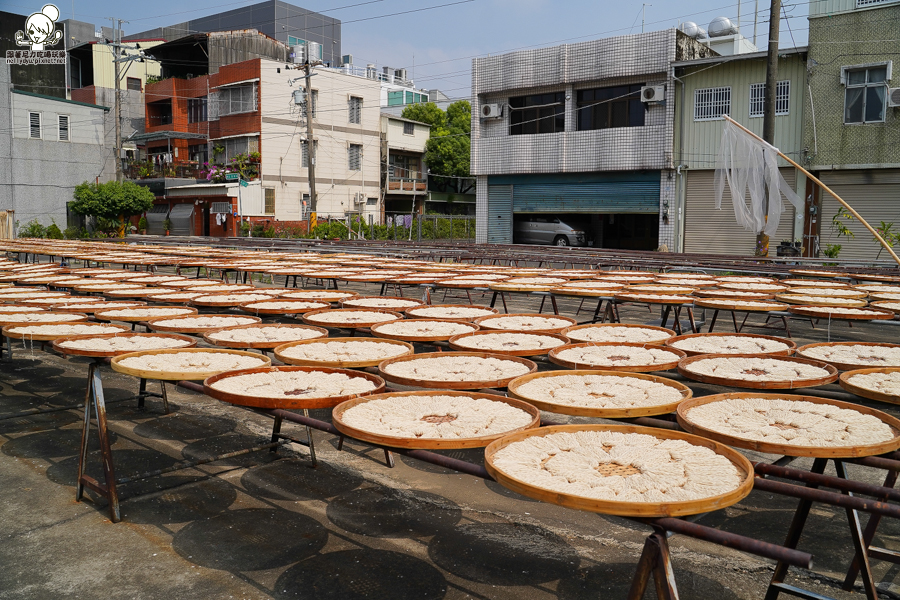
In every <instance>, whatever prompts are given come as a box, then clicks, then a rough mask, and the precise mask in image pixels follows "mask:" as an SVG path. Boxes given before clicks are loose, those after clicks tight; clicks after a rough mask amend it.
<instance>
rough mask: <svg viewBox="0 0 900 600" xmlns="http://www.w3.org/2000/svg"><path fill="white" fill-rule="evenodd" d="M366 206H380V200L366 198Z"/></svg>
mask: <svg viewBox="0 0 900 600" xmlns="http://www.w3.org/2000/svg"><path fill="white" fill-rule="evenodd" d="M366 206H378V198H366Z"/></svg>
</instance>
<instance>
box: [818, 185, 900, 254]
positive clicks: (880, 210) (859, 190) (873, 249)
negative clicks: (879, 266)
mask: <svg viewBox="0 0 900 600" xmlns="http://www.w3.org/2000/svg"><path fill="white" fill-rule="evenodd" d="M822 183H824V184H825V185H827V186H828V187H830V188H831V189H832V190H833V191H834V193H835V194H837V195H838V196H840V197H841V198H843V199H844V202H846V203H847V204H849V205H850V206H852V207H853V210H855V211H856V212H858V213H859V214H860V216H861V217H862V218H863V219H865V220H866V221H868V223H869V225H871V226H872V227H875V228H877V227H878V226H879V225H880V224H881V221H884V222H885V223H894V224H895V225H894V228H895V229H896V228H897V226H900V183H894V184H890V183H874V184H869V185H853V184H851V185H847V184H829V183H828V181H827V180H826V179H825V178H824V177H823V179H822ZM821 194H822V196H821V198H822V210H821V213H820V215H819V222H820V223H821V227H820V229H819V236H820V240H819V247H820V249H824V248H825V244H840V245H841V252H840V254H839V255H838V260H840V261H841V262H843V261H871V260H875V258H876V257H877V256H878V251H879V250H881V244H879V243H878V242H877V241H875V238H874V237H873V236H872V234H871V233H869V230H868V229H866V228H865V227H864V226H863V224H862V223H860V222H859V221H857V220H856V219H853V220H852V221H851V220H846V219H844V224H845V225H847V227H848V228H849V229H850V231H852V232H853V233H854V234H855V237H853V238H852V239H848V238H846V237H838V236H837V234H836V233H835V232H834V231H832V229H831V219H832V217H834V215H836V214H837V212H838V208H839V207H840V204H839V203H838V201H837V200H835V199H834V198H832V197H831V195H830V194H828V193H827V192H824V191H823V192H822V193H821ZM894 251H895V252H896V251H897V250H896V249H895V250H894ZM878 258H879V259H880V260H892V259H891V255H890V254H888V253H887V252H884V251H882V252H881V256H880V257H878Z"/></svg>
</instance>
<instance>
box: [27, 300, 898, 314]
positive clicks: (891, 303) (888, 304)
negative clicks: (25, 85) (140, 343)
mask: <svg viewBox="0 0 900 600" xmlns="http://www.w3.org/2000/svg"><path fill="white" fill-rule="evenodd" d="M23 304H24V303H23ZM869 308H877V309H878V310H889V311H891V312H892V313H894V314H900V300H879V301H877V302H871V303H869Z"/></svg>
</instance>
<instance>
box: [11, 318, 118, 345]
mask: <svg viewBox="0 0 900 600" xmlns="http://www.w3.org/2000/svg"><path fill="white" fill-rule="evenodd" d="M38 325H40V326H43V325H85V326H91V327H96V328H97V334H100V335H102V334H104V333H110V329H109V328H111V327H114V328H116V329H118V330H119V331H129V329H128V328H127V327H125V326H123V325H110V324H107V323H85V322H83V321H77V322H75V323H71V322H68V323H40V324H38ZM28 326H29V325H28V324H22V323H19V324H18V325H7V326H6V327H4V328H3V335H5V336H6V337H8V338H13V339H16V340H25V341H28V342H51V341H53V340H55V339H57V338H61V337H68V336H67V335H66V334H65V333H48V334H31V333H16V332H14V331H11V330H12V329H15V328H16V327H28ZM69 335H71V334H69Z"/></svg>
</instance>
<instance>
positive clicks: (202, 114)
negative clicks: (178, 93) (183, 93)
mask: <svg viewBox="0 0 900 600" xmlns="http://www.w3.org/2000/svg"><path fill="white" fill-rule="evenodd" d="M206 120H207V102H206V96H203V97H202V98H188V123H200V122H202V121H206Z"/></svg>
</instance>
